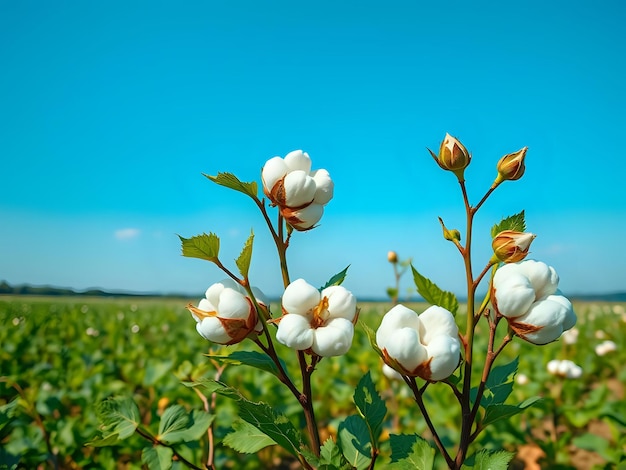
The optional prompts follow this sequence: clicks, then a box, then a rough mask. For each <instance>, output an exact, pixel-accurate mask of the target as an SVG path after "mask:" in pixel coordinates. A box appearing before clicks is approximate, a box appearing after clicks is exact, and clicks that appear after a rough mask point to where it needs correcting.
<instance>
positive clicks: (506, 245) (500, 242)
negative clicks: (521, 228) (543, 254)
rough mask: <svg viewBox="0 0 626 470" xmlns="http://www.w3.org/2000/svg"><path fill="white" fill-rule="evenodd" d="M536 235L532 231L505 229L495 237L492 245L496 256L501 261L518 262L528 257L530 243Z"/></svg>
mask: <svg viewBox="0 0 626 470" xmlns="http://www.w3.org/2000/svg"><path fill="white" fill-rule="evenodd" d="M535 237H536V235H534V234H532V233H527V232H516V231H515V230H503V231H502V232H500V233H498V234H497V235H496V236H495V237H494V239H493V241H492V242H491V246H492V247H493V252H494V254H495V255H496V258H498V259H499V260H500V261H502V262H504V263H517V262H518V261H522V260H523V259H524V258H526V256H527V255H528V249H529V248H530V244H531V243H532V241H533V240H534V239H535Z"/></svg>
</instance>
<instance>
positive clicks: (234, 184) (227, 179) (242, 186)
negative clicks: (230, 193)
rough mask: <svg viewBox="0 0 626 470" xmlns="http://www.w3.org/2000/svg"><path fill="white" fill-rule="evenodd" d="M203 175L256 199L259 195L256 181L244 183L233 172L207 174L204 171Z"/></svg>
mask: <svg viewBox="0 0 626 470" xmlns="http://www.w3.org/2000/svg"><path fill="white" fill-rule="evenodd" d="M203 175H204V176H206V177H207V178H209V179H210V180H211V181H213V182H214V183H217V184H219V185H220V186H224V187H226V188H230V189H234V190H235V191H239V192H240V193H244V194H246V195H248V196H250V197H251V198H253V199H256V197H257V192H258V189H257V184H256V183H255V182H254V181H253V182H251V183H244V182H242V181H239V178H237V177H236V176H235V175H233V174H232V173H218V174H217V176H210V175H205V174H204V173H203Z"/></svg>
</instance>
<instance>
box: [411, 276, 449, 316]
mask: <svg viewBox="0 0 626 470" xmlns="http://www.w3.org/2000/svg"><path fill="white" fill-rule="evenodd" d="M411 269H412V270H413V281H414V282H415V287H416V288H417V292H418V293H419V295H421V296H422V297H423V298H424V300H426V302H428V303H429V304H431V305H438V306H440V307H443V308H445V309H446V310H448V311H449V312H450V313H452V315H456V312H457V311H458V309H459V301H458V300H457V298H456V296H455V295H454V294H453V293H452V292H448V291H444V290H441V289H440V288H439V287H438V286H437V285H436V284H435V283H434V282H432V281H431V280H430V279H428V278H426V277H424V276H422V275H421V274H420V273H418V272H417V270H416V269H415V267H414V266H413V265H411Z"/></svg>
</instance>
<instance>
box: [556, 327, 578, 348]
mask: <svg viewBox="0 0 626 470" xmlns="http://www.w3.org/2000/svg"><path fill="white" fill-rule="evenodd" d="M579 334H580V331H578V328H572V329H571V330H567V331H565V332H563V334H562V335H561V338H563V341H564V342H565V344H576V342H577V341H578V335H579Z"/></svg>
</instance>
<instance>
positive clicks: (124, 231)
mask: <svg viewBox="0 0 626 470" xmlns="http://www.w3.org/2000/svg"><path fill="white" fill-rule="evenodd" d="M140 233H141V230H139V229H138V228H121V229H119V230H116V231H115V233H114V235H115V238H117V239H118V240H132V239H133V238H137V237H138V236H139V234H140Z"/></svg>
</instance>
